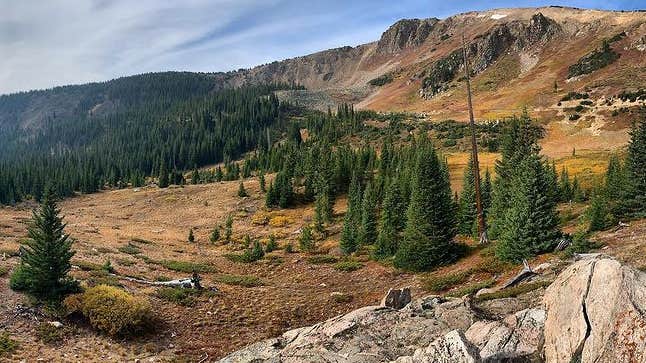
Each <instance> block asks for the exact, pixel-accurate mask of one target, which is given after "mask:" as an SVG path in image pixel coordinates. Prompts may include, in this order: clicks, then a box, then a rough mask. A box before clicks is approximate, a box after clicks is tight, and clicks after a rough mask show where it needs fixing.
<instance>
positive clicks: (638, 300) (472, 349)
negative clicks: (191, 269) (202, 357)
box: [222, 254, 646, 363]
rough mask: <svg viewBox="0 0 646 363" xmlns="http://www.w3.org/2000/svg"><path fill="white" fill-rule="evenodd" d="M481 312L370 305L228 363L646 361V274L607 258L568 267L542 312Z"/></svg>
mask: <svg viewBox="0 0 646 363" xmlns="http://www.w3.org/2000/svg"><path fill="white" fill-rule="evenodd" d="M392 291H399V293H400V294H401V292H402V291H401V290H392ZM392 291H391V294H390V295H392ZM482 308H483V306H481V305H479V306H475V307H474V306H472V304H471V302H470V299H469V298H468V297H465V298H462V299H458V298H450V299H443V298H442V297H439V296H429V297H426V298H422V299H416V300H413V301H412V302H411V303H409V304H408V305H406V307H404V308H402V309H400V310H397V309H393V308H389V307H384V306H369V307H365V308H362V309H359V310H355V311H353V312H350V313H348V314H346V315H341V316H338V317H335V318H333V319H330V320H327V321H325V322H322V323H320V324H316V325H313V326H310V327H304V328H299V329H295V330H291V331H288V332H286V333H285V334H283V335H282V336H281V337H278V338H275V339H269V340H266V341H263V342H259V343H256V344H252V345H250V346H249V347H247V348H245V349H243V350H240V351H238V352H235V353H233V354H231V355H229V356H228V357H226V358H224V359H223V360H222V362H356V363H364V362H365V363H372V362H396V363H422V362H447V363H449V362H451V363H455V362H464V363H471V362H543V361H547V362H550V363H551V362H556V363H560V362H564V363H569V362H574V361H576V362H582V363H585V362H644V361H646V316H645V315H644V314H645V313H644V312H645V311H646V274H644V273H642V272H641V271H638V270H635V269H633V268H630V267H627V266H624V265H621V263H619V262H618V261H616V260H614V259H612V258H609V257H607V256H602V255H598V254H592V255H585V256H583V259H582V260H579V261H577V262H575V263H573V264H572V265H570V266H569V267H567V268H566V269H565V270H564V271H563V272H562V273H561V274H560V275H559V276H558V277H557V278H556V280H555V281H554V282H553V283H552V284H551V285H550V286H549V287H548V289H547V291H546V292H545V295H544V297H543V303H542V304H540V303H539V304H537V305H536V306H534V307H530V308H524V309H522V310H520V311H517V312H515V313H512V314H509V315H507V316H504V317H502V318H500V319H498V320H496V319H492V318H491V317H490V316H489V315H487V314H486V313H485V311H484V310H483V309H482Z"/></svg>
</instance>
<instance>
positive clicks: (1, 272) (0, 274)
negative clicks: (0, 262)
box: [0, 266, 9, 277]
mask: <svg viewBox="0 0 646 363" xmlns="http://www.w3.org/2000/svg"><path fill="white" fill-rule="evenodd" d="M7 273H9V267H6V266H0V277H4V276H5V275H6V274H7Z"/></svg>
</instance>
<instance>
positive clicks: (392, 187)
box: [373, 179, 406, 259]
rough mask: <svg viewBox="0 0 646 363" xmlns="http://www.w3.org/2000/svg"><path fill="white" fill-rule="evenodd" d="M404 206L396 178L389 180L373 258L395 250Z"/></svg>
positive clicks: (404, 219)
mask: <svg viewBox="0 0 646 363" xmlns="http://www.w3.org/2000/svg"><path fill="white" fill-rule="evenodd" d="M405 215H406V206H405V204H404V201H403V198H402V195H401V190H400V189H399V183H398V181H397V179H393V180H391V182H390V184H389V185H388V187H387V189H386V195H385V196H384V202H383V206H382V208H381V216H380V218H379V235H378V236H377V245H376V246H375V250H374V254H373V256H374V258H376V259H382V258H387V257H390V256H393V255H394V254H395V252H397V246H398V243H399V237H400V233H401V231H402V230H403V229H404V226H405V223H406V218H405Z"/></svg>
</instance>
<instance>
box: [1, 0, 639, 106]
mask: <svg viewBox="0 0 646 363" xmlns="http://www.w3.org/2000/svg"><path fill="white" fill-rule="evenodd" d="M645 2H646V1H645V0H586V1H583V0H570V1H563V2H558V3H555V2H548V1H528V0H514V1H510V0H490V1H481V0H480V1H471V0H469V1H446V0H354V1H352V0H328V1H322V0H46V1H42V0H0V9H2V10H1V11H0V94H6V93H12V92H18V91H25V90H31V89H44V88H50V87H53V86H60V85H66V84H79V83H87V82H93V81H105V80H109V79H112V78H116V77H121V76H126V75H132V74H139V73H144V72H157V71H183V70H185V71H198V72H216V71H229V70H233V69H238V68H249V67H252V66H254V65H259V64H264V63H269V62H272V61H274V60H281V59H286V58H291V57H295V56H300V55H305V54H309V53H313V52H316V51H319V50H324V49H329V48H334V47H340V46H345V45H351V46H354V45H359V44H363V43H367V42H371V41H374V40H377V39H379V37H380V35H381V33H382V32H383V31H385V30H386V29H387V28H388V26H390V25H391V24H392V23H394V22H395V21H397V20H399V19H402V18H428V17H437V18H445V17H448V16H451V15H454V14H456V13H460V12H464V11H471V10H486V9H491V8H501V7H535V6H546V5H564V6H574V7H585V8H596V9H612V10H634V9H639V8H642V9H643V8H645V7H646V6H645Z"/></svg>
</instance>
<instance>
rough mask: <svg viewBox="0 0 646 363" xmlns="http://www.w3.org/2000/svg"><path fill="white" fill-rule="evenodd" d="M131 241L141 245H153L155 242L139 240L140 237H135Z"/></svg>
mask: <svg viewBox="0 0 646 363" xmlns="http://www.w3.org/2000/svg"><path fill="white" fill-rule="evenodd" d="M130 240H131V241H132V242H136V243H141V244H144V245H149V244H152V243H153V241H149V240H147V239H143V238H139V237H133V238H131V239H130Z"/></svg>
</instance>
